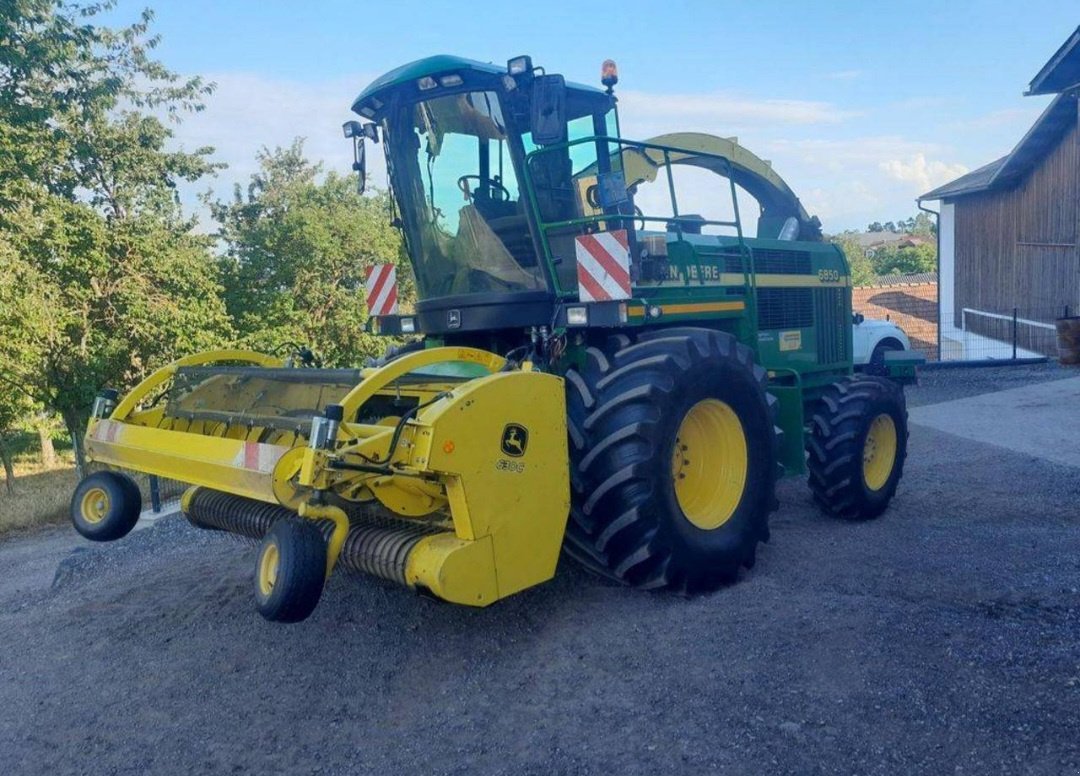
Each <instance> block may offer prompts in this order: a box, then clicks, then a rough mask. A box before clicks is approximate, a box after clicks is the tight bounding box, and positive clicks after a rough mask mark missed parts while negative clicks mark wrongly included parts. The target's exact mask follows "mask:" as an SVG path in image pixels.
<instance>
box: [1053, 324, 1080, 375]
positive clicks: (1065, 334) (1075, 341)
mask: <svg viewBox="0 0 1080 776" xmlns="http://www.w3.org/2000/svg"><path fill="white" fill-rule="evenodd" d="M1055 325H1056V326H1057V337H1058V360H1059V361H1060V362H1061V363H1062V364H1067V365H1069V366H1078V365H1080V316H1072V317H1070V318H1058V319H1057V321H1056V324H1055Z"/></svg>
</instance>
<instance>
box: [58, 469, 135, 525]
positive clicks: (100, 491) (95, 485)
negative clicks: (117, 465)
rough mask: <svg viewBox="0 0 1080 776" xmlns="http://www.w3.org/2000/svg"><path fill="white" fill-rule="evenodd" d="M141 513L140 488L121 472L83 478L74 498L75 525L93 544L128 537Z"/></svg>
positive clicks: (73, 519) (72, 497)
mask: <svg viewBox="0 0 1080 776" xmlns="http://www.w3.org/2000/svg"><path fill="white" fill-rule="evenodd" d="M141 511H142V496H141V494H140V493H139V486H138V485H137V484H136V483H135V480H133V479H131V477H128V476H127V475H126V474H121V473H120V472H112V471H102V472H95V473H93V474H91V475H89V476H88V477H86V478H85V479H83V481H82V482H80V483H79V485H78V487H76V488H75V492H74V493H73V494H72V496H71V522H72V524H73V525H74V526H75V530H76V531H78V532H79V533H80V534H81V535H82V536H84V537H85V538H87V539H89V540H90V541H93V542H111V541H114V540H116V539H121V538H123V537H124V536H127V535H128V534H129V533H131V529H132V528H134V527H135V524H136V523H137V522H139V513H140V512H141Z"/></svg>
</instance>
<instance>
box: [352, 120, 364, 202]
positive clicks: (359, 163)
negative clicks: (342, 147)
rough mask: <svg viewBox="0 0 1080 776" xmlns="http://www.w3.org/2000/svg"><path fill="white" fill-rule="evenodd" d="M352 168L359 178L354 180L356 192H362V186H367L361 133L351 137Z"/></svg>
mask: <svg viewBox="0 0 1080 776" xmlns="http://www.w3.org/2000/svg"><path fill="white" fill-rule="evenodd" d="M352 168H353V169H354V170H356V174H357V175H358V176H359V180H357V182H356V192H357V193H358V194H363V193H364V188H365V187H366V186H367V154H365V153H364V137H363V135H361V136H359V137H354V138H353V163H352Z"/></svg>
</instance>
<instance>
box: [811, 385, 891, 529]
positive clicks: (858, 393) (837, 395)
mask: <svg viewBox="0 0 1080 776" xmlns="http://www.w3.org/2000/svg"><path fill="white" fill-rule="evenodd" d="M810 425H811V430H810V434H809V435H808V437H807V442H806V446H807V451H808V453H809V458H808V461H807V466H808V468H809V469H810V480H809V482H810V490H811V491H812V492H813V494H814V500H815V501H817V503H818V504H819V505H821V507H822V508H823V509H824V510H825V511H826V512H829V513H830V514H833V515H836V516H837V517H840V518H844V519H846V520H869V519H871V518H874V517H877V516H878V515H880V514H881V513H882V512H884V511H885V508H886V507H887V506H888V505H889V502H890V501H891V500H892V497H893V496H894V495H895V494H896V486H897V485H898V484H899V482H900V477H901V476H902V475H903V472H904V460H905V459H906V458H907V441H908V427H907V404H906V402H905V400H904V391H903V389H902V388H901V387H900V386H899V385H897V384H896V383H893V382H892V381H890V380H887V379H885V378H883V377H872V376H869V375H856V376H854V377H850V378H848V379H846V380H842V381H840V382H838V383H834V384H833V385H831V386H829V387H828V388H827V389H826V390H825V393H824V395H822V397H821V401H820V402H819V403H818V407H817V408H816V410H815V411H814V413H813V416H812V418H811V424H810Z"/></svg>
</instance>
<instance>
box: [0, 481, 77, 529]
mask: <svg viewBox="0 0 1080 776" xmlns="http://www.w3.org/2000/svg"><path fill="white" fill-rule="evenodd" d="M28 469H29V470H28ZM75 484H76V478H75V469H74V467H65V468H61V469H52V470H51V471H41V470H40V469H39V470H38V471H33V469H32V468H30V467H27V468H24V467H20V473H19V475H18V476H16V477H15V492H14V493H8V492H7V488H6V487H5V486H4V485H3V483H0V534H4V533H8V532H10V531H15V530H19V529H22V528H32V527H35V526H39V525H46V524H49V523H59V522H63V521H64V520H66V519H67V514H68V504H69V503H70V501H71V493H72V491H74V490H75Z"/></svg>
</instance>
